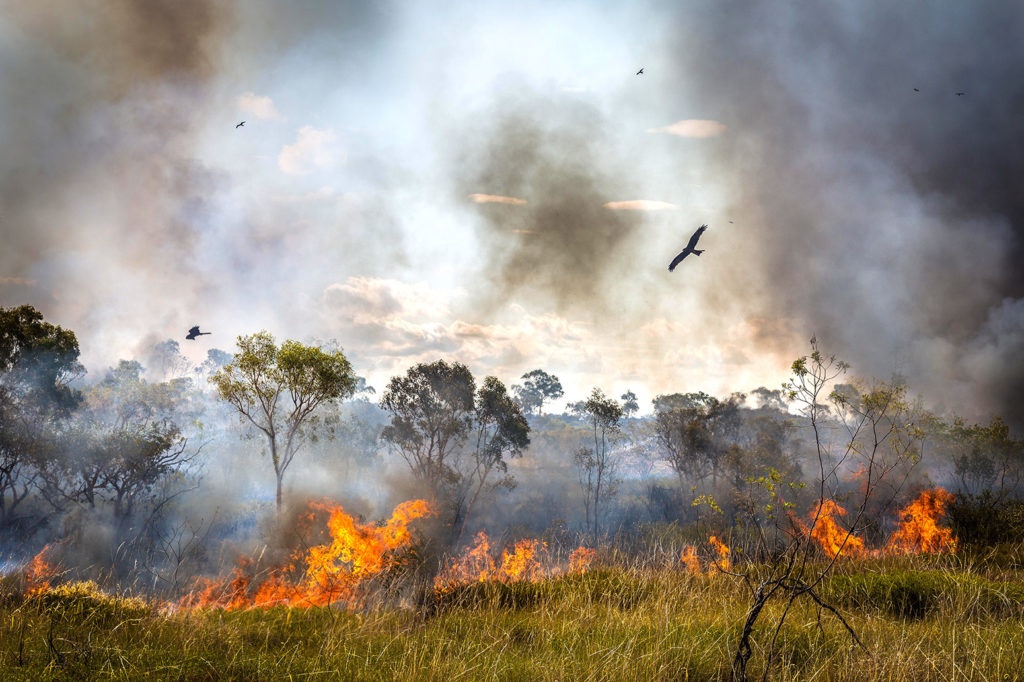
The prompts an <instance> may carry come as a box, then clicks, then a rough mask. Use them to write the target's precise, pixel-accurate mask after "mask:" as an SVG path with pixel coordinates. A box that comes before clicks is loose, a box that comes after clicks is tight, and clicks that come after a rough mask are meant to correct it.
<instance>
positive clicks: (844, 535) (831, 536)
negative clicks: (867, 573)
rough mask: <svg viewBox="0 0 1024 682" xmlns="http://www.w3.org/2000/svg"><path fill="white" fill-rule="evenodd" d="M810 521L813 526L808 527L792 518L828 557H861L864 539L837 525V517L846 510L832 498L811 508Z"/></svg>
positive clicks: (844, 513)
mask: <svg viewBox="0 0 1024 682" xmlns="http://www.w3.org/2000/svg"><path fill="white" fill-rule="evenodd" d="M808 516H809V517H810V520H811V523H812V524H814V527H813V528H811V529H809V530H808V528H807V526H806V525H804V524H803V523H802V522H800V520H799V519H794V520H795V521H796V523H797V525H798V526H800V528H802V529H803V531H804V534H806V535H810V536H811V537H812V538H814V540H816V541H817V542H818V545H820V546H821V549H822V551H823V552H825V554H826V555H828V557H829V558H830V559H831V558H835V557H837V556H839V555H840V554H842V555H843V556H848V557H862V556H864V555H865V552H864V539H863V538H860V537H857V536H856V535H854V534H853V533H852V532H850V531H847V530H846V529H844V528H843V527H842V526H840V525H839V521H838V518H839V517H840V516H846V510H845V509H843V508H842V507H840V506H839V505H838V504H836V503H835V502H834V501H833V500H823V501H822V502H821V504H820V505H818V506H816V507H814V508H812V509H811V512H810V514H808Z"/></svg>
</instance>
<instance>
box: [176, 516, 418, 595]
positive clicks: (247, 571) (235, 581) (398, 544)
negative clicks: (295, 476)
mask: <svg viewBox="0 0 1024 682" xmlns="http://www.w3.org/2000/svg"><path fill="white" fill-rule="evenodd" d="M310 506H311V508H312V510H313V511H312V512H311V514H310V517H312V516H314V515H315V514H316V512H326V513H327V514H328V515H329V517H328V520H327V531H328V533H329V535H330V539H331V541H330V542H329V543H326V544H323V545H317V546H314V547H311V548H310V549H309V550H308V551H306V552H302V551H301V550H299V551H297V552H295V553H294V554H293V555H292V561H291V563H289V564H288V565H286V566H283V567H279V568H277V569H275V570H274V571H272V572H271V573H270V576H269V577H268V578H267V579H265V580H263V581H262V582H260V583H259V585H258V586H257V587H256V588H255V591H253V590H252V584H253V577H252V561H251V560H248V559H245V560H242V561H240V562H239V565H238V566H237V567H236V568H235V570H234V572H233V577H232V578H231V579H230V580H222V581H214V580H202V581H200V583H199V585H200V587H199V588H198V589H196V590H194V591H193V592H192V593H190V594H188V595H186V596H185V597H184V598H182V599H181V601H180V602H179V603H180V605H181V606H185V607H190V608H207V607H217V608H224V609H237V608H249V607H254V606H256V607H264V608H265V607H269V606H275V605H281V604H283V605H288V606H327V605H330V604H333V603H335V602H339V601H345V600H348V599H351V598H352V597H353V596H354V591H355V588H357V587H358V586H359V585H360V584H362V583H363V582H364V581H366V580H368V579H369V578H372V577H373V576H376V575H378V574H380V573H381V572H383V571H385V570H387V569H389V568H391V567H393V566H396V565H398V564H399V563H400V561H401V558H400V553H401V551H402V550H405V549H407V548H408V547H409V546H410V545H411V543H412V540H413V536H412V531H411V530H410V527H409V525H410V523H411V522H412V521H414V520H415V519H418V518H421V517H423V516H428V515H429V514H431V513H432V511H431V509H430V507H429V506H428V505H427V503H426V502H425V501H424V500H412V501H409V502H403V503H402V504H400V505H398V507H396V508H395V510H394V512H393V513H392V515H391V518H390V519H389V520H388V521H387V523H385V524H384V525H383V526H376V525H373V524H361V523H359V522H357V521H356V520H355V519H354V518H353V517H351V516H349V515H348V514H346V513H345V511H344V510H343V509H342V508H341V507H340V506H339V505H336V504H322V503H315V504H312V505H310Z"/></svg>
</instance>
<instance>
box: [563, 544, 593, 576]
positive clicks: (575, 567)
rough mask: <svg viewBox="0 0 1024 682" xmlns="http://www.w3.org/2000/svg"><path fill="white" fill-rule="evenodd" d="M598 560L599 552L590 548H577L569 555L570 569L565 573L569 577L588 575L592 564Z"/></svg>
mask: <svg viewBox="0 0 1024 682" xmlns="http://www.w3.org/2000/svg"><path fill="white" fill-rule="evenodd" d="M596 558H597V550H593V549H590V548H589V547H577V548H576V549H574V550H573V551H572V554H570V555H569V568H568V569H566V571H565V572H566V574H567V575H576V574H577V573H586V572H587V569H589V568H590V564H591V563H593V561H594V559H596Z"/></svg>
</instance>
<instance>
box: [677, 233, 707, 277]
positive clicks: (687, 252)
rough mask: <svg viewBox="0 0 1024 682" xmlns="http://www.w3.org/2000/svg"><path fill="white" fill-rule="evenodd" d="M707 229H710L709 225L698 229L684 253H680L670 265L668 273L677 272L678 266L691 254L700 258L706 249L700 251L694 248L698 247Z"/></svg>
mask: <svg viewBox="0 0 1024 682" xmlns="http://www.w3.org/2000/svg"><path fill="white" fill-rule="evenodd" d="M706 229H708V226H707V225H701V226H700V227H698V228H697V231H696V232H694V233H693V236H692V237H690V241H689V243H688V244H687V245H686V248H685V249H683V250H682V251H680V252H679V255H678V256H676V257H675V258H673V259H672V262H671V263H669V264H668V271H669V272H672V271H673V270H675V269H676V266H677V265H679V263H680V262H682V260H683V259H684V258H686V257H687V256H689V255H690V254H691V253H692V254H696V255H698V256H699V255H700V254H702V253H704V251H705V249H700V250H698V249H695V248H693V247H695V246H697V240H698V239H700V236H701V235H702V234H704V230H706Z"/></svg>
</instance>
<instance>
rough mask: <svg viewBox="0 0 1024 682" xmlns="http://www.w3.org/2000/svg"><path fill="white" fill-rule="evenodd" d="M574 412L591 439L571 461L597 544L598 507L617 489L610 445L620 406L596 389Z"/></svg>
mask: <svg viewBox="0 0 1024 682" xmlns="http://www.w3.org/2000/svg"><path fill="white" fill-rule="evenodd" d="M576 411H577V413H578V414H579V416H580V417H582V418H583V419H584V420H585V421H586V422H587V425H588V426H589V427H590V436H589V437H588V440H589V439H590V438H592V439H593V446H592V447H591V446H590V444H589V443H588V444H586V445H584V446H582V447H580V448H579V449H578V450H577V451H576V452H575V454H574V456H573V462H574V464H575V465H576V470H577V473H578V474H579V481H580V489H581V490H582V492H583V502H584V510H585V512H586V521H587V529H588V530H589V531H590V532H591V534H592V537H593V540H594V542H595V543H596V542H597V538H598V535H599V533H600V517H601V512H602V507H601V505H602V503H604V504H607V501H608V500H609V499H611V498H612V497H613V496H614V495H615V493H616V492H617V488H618V480H617V477H616V469H617V464H618V462H617V461H616V459H615V456H614V453H613V451H612V445H613V440H614V439H615V437H616V436H617V435H618V434H619V432H620V429H619V422H620V421H621V420H622V406H621V405H619V403H618V402H617V401H616V400H614V399H612V398H609V397H607V396H606V395H605V394H604V392H603V391H601V389H598V388H595V389H594V390H593V391H591V392H590V396H589V397H588V398H587V399H586V400H584V401H582V402H580V403H577V406H576Z"/></svg>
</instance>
